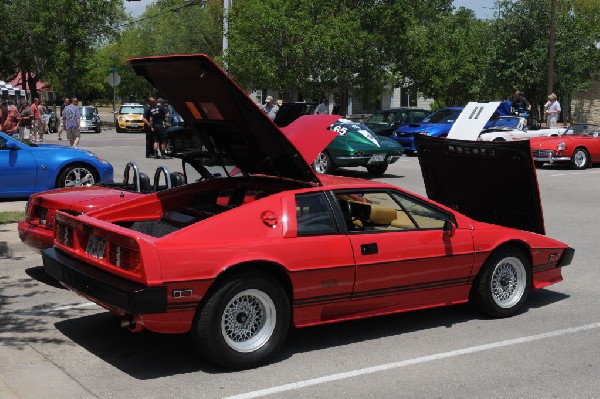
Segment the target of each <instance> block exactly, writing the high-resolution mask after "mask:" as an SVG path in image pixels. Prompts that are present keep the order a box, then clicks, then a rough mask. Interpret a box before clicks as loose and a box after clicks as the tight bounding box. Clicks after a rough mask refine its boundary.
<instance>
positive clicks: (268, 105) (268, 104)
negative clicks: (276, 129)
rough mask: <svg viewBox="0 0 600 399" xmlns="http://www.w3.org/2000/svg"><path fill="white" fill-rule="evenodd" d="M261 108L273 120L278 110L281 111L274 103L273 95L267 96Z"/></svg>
mask: <svg viewBox="0 0 600 399" xmlns="http://www.w3.org/2000/svg"><path fill="white" fill-rule="evenodd" d="M261 109H262V110H263V112H264V113H265V114H267V116H268V117H269V119H270V120H272V121H273V120H275V117H276V116H277V112H279V107H278V106H277V105H275V104H273V96H267V98H265V103H264V104H263V106H262V107H261Z"/></svg>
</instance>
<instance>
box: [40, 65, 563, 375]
mask: <svg viewBox="0 0 600 399" xmlns="http://www.w3.org/2000/svg"><path fill="white" fill-rule="evenodd" d="M130 62H131V64H132V67H133V69H134V71H135V72H136V73H138V74H140V75H143V76H144V77H146V78H147V79H148V81H149V82H151V83H153V84H155V85H156V88H157V89H158V90H159V91H160V92H162V93H164V94H165V95H166V96H168V97H169V99H170V100H171V101H172V102H173V105H174V106H175V107H176V108H177V109H178V110H180V111H181V112H182V115H183V117H184V118H185V120H186V121H187V124H188V127H189V129H190V130H189V133H188V134H187V135H186V136H182V137H181V140H179V141H175V142H174V146H175V151H176V152H179V151H185V152H187V153H189V154H194V153H205V154H207V155H210V156H211V157H212V158H215V159H217V160H218V164H220V165H222V166H223V167H225V166H230V165H232V164H233V165H235V168H236V169H237V172H236V173H232V171H226V172H225V173H227V178H221V179H209V180H204V181H200V182H197V183H190V184H188V185H186V186H182V187H177V188H174V189H171V190H166V191H161V192H158V193H152V194H148V195H145V196H143V197H140V198H135V199H132V200H130V201H126V202H123V203H120V204H116V205H114V206H109V207H106V208H102V209H99V210H96V211H94V212H90V213H88V214H70V213H67V212H57V213H56V226H55V238H54V247H53V248H49V249H46V250H44V251H43V252H42V256H43V262H44V267H45V270H46V272H47V273H48V274H49V275H50V276H52V277H53V278H55V279H57V280H58V281H60V282H61V283H62V284H63V285H65V286H66V287H67V288H69V289H70V290H72V291H74V292H76V293H78V294H79V295H82V296H83V297H85V298H87V299H89V300H92V301H94V302H96V303H98V304H100V305H102V306H103V307H104V308H106V309H108V310H110V311H111V312H113V313H115V314H117V315H118V316H120V317H121V318H122V325H123V326H126V327H128V328H129V329H131V330H132V331H141V330H143V329H148V330H150V331H154V332H160V333H189V334H190V335H191V337H192V338H193V341H194V343H195V344H196V346H197V348H198V350H199V351H200V352H202V353H203V354H204V356H205V357H206V358H207V359H209V360H211V361H213V362H215V363H217V364H219V365H221V366H223V367H227V368H249V367H255V366H258V365H260V364H264V363H265V362H267V361H269V360H271V359H272V358H273V356H274V355H275V354H276V353H277V351H278V350H279V349H280V348H281V347H282V346H283V344H284V342H285V339H286V336H287V333H288V330H289V328H290V326H291V325H293V326H295V327H306V326H311V325H317V324H323V323H331V322H337V321H343V320H348V319H356V318H362V317H370V316H375V315H380V314H389V313H393V312H401V311H407V310H411V309H422V308H428V307H435V306H442V305H446V304H456V303H462V302H467V301H471V302H472V303H473V304H474V305H476V306H477V307H479V308H480V309H481V310H482V311H483V312H484V313H485V314H487V315H489V316H492V317H507V316H512V315H514V314H516V313H518V312H520V311H521V310H522V309H523V305H524V303H525V301H526V299H527V295H528V292H529V291H530V290H531V289H533V288H541V287H544V286H547V285H550V284H553V283H556V282H559V281H561V279H562V276H561V269H562V267H563V266H566V265H568V264H569V263H570V262H571V259H572V257H573V255H574V250H573V249H572V248H569V247H568V246H567V245H566V244H564V243H562V242H560V241H557V240H554V239H551V238H548V237H544V236H542V235H539V234H534V233H530V232H527V231H521V230H517V229H514V228H512V226H511V223H510V222H511V221H514V218H510V217H509V218H507V219H506V222H507V223H506V225H507V226H508V227H503V226H499V225H492V224H488V223H483V222H478V221H475V220H473V219H471V218H470V217H467V216H465V215H463V214H461V213H459V212H457V211H455V210H453V209H451V208H449V207H446V206H444V205H441V204H438V203H436V202H434V201H431V200H428V199H426V198H423V197H420V196H419V195H416V194H413V193H410V192H408V191H406V190H403V189H400V188H398V187H395V186H392V185H389V184H385V183H380V182H376V181H368V180H362V179H351V178H341V177H335V176H329V175H317V174H315V172H314V171H313V169H312V168H311V166H310V165H309V163H308V162H307V161H306V159H307V157H308V158H309V159H310V157H311V154H300V149H299V148H300V147H299V146H297V145H294V144H293V143H292V142H291V141H290V140H289V139H288V137H287V136H286V135H285V134H283V133H282V131H281V130H280V129H278V128H277V127H276V126H275V125H274V124H273V123H272V122H271V121H270V120H269V119H268V117H267V116H266V115H265V114H264V113H262V111H260V110H259V109H258V108H257V107H256V105H255V104H254V103H253V102H252V100H251V99H250V98H249V97H247V96H246V95H245V94H244V92H243V91H242V90H241V89H240V88H239V87H238V86H237V85H236V84H235V83H233V82H232V81H231V80H230V79H229V77H228V76H227V75H226V74H225V72H224V71H222V70H221V69H220V68H218V67H217V66H216V65H215V64H214V63H213V62H212V61H211V60H210V59H209V58H208V57H206V56H201V55H190V56H184V55H179V56H165V57H149V58H142V59H134V60H131V61H130ZM165 74H168V77H166V76H165ZM177 79H181V81H180V82H179V81H177ZM181 87H186V90H185V91H182V90H181V89H180V88H181ZM316 116H317V117H320V116H321V115H316ZM324 116H325V115H324ZM326 117H330V116H326ZM305 118H310V117H305ZM303 121H306V119H304V120H303ZM321 121H322V122H327V124H323V126H322V128H321V129H313V130H310V131H309V133H308V134H305V135H303V136H301V135H297V136H296V138H300V137H302V140H303V143H302V144H303V146H302V148H304V149H305V150H311V151H310V152H313V153H314V152H315V151H319V150H320V149H322V147H321V145H322V142H321V139H320V138H321V137H322V136H323V135H327V134H330V133H331V131H329V130H327V129H326V128H327V126H329V125H330V124H331V120H329V119H327V118H323V119H322V120H321ZM471 144H473V142H471ZM514 144H517V145H518V144H522V143H519V142H516V143H501V144H499V143H482V144H479V145H480V146H491V145H494V146H498V147H502V148H498V151H500V152H503V151H505V150H506V149H509V148H512V147H511V146H512V145H514ZM315 146H317V147H316V148H315ZM516 151H520V152H519V154H518V155H519V156H521V157H524V158H526V159H528V160H529V165H530V167H532V162H531V154H530V152H529V150H527V151H525V152H523V151H522V148H520V147H519V148H518V149H517V150H516ZM494 153H496V152H494ZM486 154H487V152H486ZM512 156H516V155H515V154H513V155H512ZM454 159H456V158H454ZM473 159H474V160H477V159H479V158H478V157H473ZM448 161H449V162H450V161H452V159H449V160H448ZM484 163H485V165H486V167H487V168H488V170H489V169H490V168H493V166H494V165H498V166H502V165H501V164H500V163H491V162H487V159H486V160H484ZM424 167H425V168H428V166H427V165H424ZM224 169H225V168H224ZM531 170H533V169H531ZM425 175H426V176H427V175H428V174H425ZM531 178H532V179H533V181H535V174H533V176H532V177H531ZM441 183H442V184H445V187H443V189H445V190H446V191H447V192H450V191H452V184H454V183H453V179H444V180H443V181H441ZM474 185H475V184H473V186H474ZM489 186H490V187H492V188H494V191H495V192H496V193H500V192H505V191H506V187H505V186H504V185H499V184H494V182H492V181H490V182H489ZM521 188H522V192H520V193H519V194H521V195H523V198H525V199H527V201H528V205H530V206H537V207H539V206H540V204H539V201H537V203H536V201H535V200H534V198H536V197H535V196H534V195H530V194H532V192H531V191H532V190H533V191H535V190H537V185H535V186H533V185H531V186H523V187H521ZM472 193H473V195H475V196H477V195H481V194H482V193H478V192H477V190H473V191H472ZM484 194H485V195H489V194H490V193H489V192H486V193H484ZM537 198H539V197H537ZM469 200H470V201H473V200H475V201H476V198H470V199H469ZM459 205H460V204H459ZM511 205H513V208H514V210H515V211H516V212H517V214H518V212H519V210H520V209H522V207H524V206H525V204H523V203H511ZM512 215H515V213H512Z"/></svg>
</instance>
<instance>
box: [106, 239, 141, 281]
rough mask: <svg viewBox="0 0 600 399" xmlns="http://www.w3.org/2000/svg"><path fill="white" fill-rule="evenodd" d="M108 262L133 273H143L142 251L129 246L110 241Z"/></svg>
mask: <svg viewBox="0 0 600 399" xmlns="http://www.w3.org/2000/svg"><path fill="white" fill-rule="evenodd" d="M108 263H110V264H111V265H114V266H117V267H119V268H121V269H123V270H127V271H129V272H132V273H136V274H141V273H142V259H141V256H140V251H139V250H137V249H132V248H129V247H124V246H120V245H117V244H114V243H110V244H109V247H108Z"/></svg>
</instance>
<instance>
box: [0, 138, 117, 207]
mask: <svg viewBox="0 0 600 399" xmlns="http://www.w3.org/2000/svg"><path fill="white" fill-rule="evenodd" d="M112 181H113V167H112V165H111V164H110V163H108V162H107V161H105V160H104V159H102V158H100V157H99V156H98V155H96V154H94V153H91V152H89V151H85V150H80V149H77V148H71V147H65V146H62V145H53V144H34V143H22V142H20V141H18V140H15V139H13V138H12V137H10V136H8V135H6V134H4V133H0V198H25V197H29V195H31V194H33V193H37V192H39V191H44V190H50V189H53V188H58V187H71V186H91V185H93V184H96V183H112Z"/></svg>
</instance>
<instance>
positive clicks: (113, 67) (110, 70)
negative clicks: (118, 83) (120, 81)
mask: <svg viewBox="0 0 600 399" xmlns="http://www.w3.org/2000/svg"><path fill="white" fill-rule="evenodd" d="M118 70H119V67H116V66H110V67H108V72H117V71H118Z"/></svg>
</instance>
